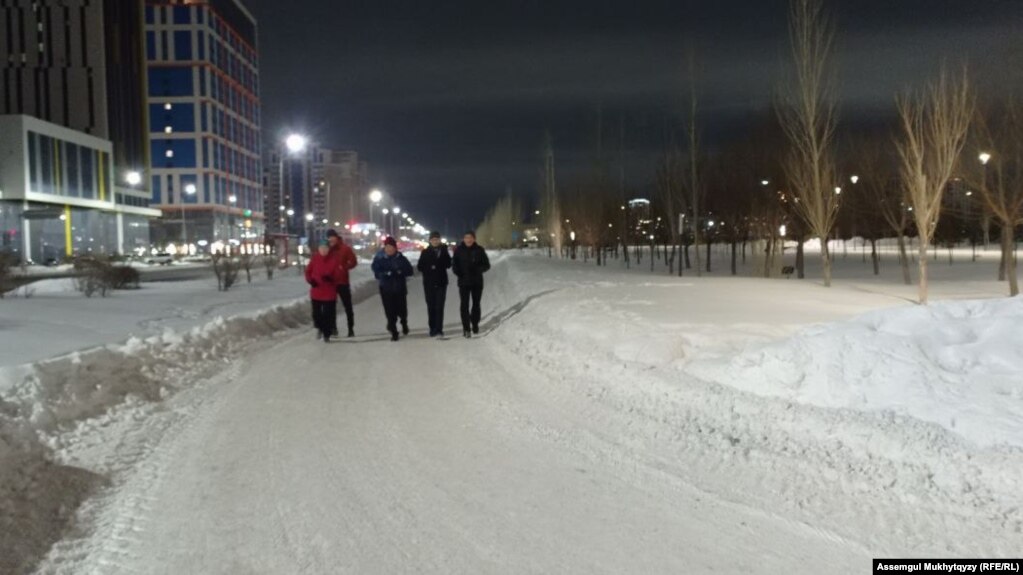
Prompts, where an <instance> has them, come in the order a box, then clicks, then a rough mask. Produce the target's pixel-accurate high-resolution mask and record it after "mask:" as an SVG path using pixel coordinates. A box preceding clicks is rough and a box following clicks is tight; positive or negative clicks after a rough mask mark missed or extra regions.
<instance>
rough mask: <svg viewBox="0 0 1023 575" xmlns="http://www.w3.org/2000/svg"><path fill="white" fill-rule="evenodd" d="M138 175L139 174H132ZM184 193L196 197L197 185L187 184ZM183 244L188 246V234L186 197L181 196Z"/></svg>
mask: <svg viewBox="0 0 1023 575" xmlns="http://www.w3.org/2000/svg"><path fill="white" fill-rule="evenodd" d="M132 173H134V174H136V175H138V172H132ZM184 191H185V193H186V194H188V195H189V196H194V195H195V184H185V188H184ZM181 243H182V244H183V245H187V244H188V233H187V230H186V229H185V197H184V196H181Z"/></svg>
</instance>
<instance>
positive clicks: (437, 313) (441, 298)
mask: <svg viewBox="0 0 1023 575" xmlns="http://www.w3.org/2000/svg"><path fill="white" fill-rule="evenodd" d="M450 267H451V254H450V253H449V252H448V246H447V245H446V244H443V243H441V241H440V232H430V247H428V248H426V249H424V250H423V251H422V253H420V254H419V263H418V264H417V265H416V268H418V269H419V274H420V275H422V276H423V291H424V292H426V309H427V314H428V315H429V316H430V337H437V336H440V337H444V302H445V301H446V300H447V297H448V268H450Z"/></svg>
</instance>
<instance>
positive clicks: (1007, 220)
mask: <svg viewBox="0 0 1023 575" xmlns="http://www.w3.org/2000/svg"><path fill="white" fill-rule="evenodd" d="M973 143H974V144H975V145H976V147H977V149H978V150H979V151H980V154H981V155H980V161H977V162H974V161H972V158H965V165H966V166H969V167H968V168H967V169H965V170H964V172H965V173H966V174H967V175H968V176H967V177H968V178H969V181H970V182H971V184H972V187H974V188H976V189H978V190H980V196H981V199H982V200H983V202H984V204H985V205H986V207H987V209H988V211H989V212H990V213H991V214H992V215H993V216H994V217H995V218H996V219H997V220H998V224H999V226H1000V227H1001V228H1002V238H1001V244H1002V261H1001V264H1000V272H1002V273H1001V274H999V275H1000V277H999V279H1003V278H1004V279H1008V281H1009V295H1011V296H1016V295H1019V280H1018V278H1017V277H1016V258H1015V257H1014V256H1013V245H1014V243H1015V242H1014V237H1015V231H1016V227H1017V226H1019V225H1020V224H1023V106H1021V105H1020V102H1019V101H1018V100H1017V99H1016V98H1015V97H1013V98H1010V99H1009V100H1008V101H1007V102H1006V103H1005V104H1003V105H999V106H986V107H985V109H982V110H980V111H979V112H978V113H977V116H976V122H975V123H974V130H973Z"/></svg>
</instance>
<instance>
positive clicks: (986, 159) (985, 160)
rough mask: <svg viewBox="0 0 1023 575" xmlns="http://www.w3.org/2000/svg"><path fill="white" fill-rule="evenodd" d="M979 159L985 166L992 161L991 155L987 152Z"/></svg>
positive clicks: (982, 153)
mask: <svg viewBox="0 0 1023 575" xmlns="http://www.w3.org/2000/svg"><path fill="white" fill-rule="evenodd" d="M978 157H979V158H980V163H982V164H984V165H985V166H986V165H987V163H988V162H990V161H991V154H989V153H987V152H981V154H980V156H978Z"/></svg>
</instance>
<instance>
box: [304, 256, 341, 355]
mask: <svg viewBox="0 0 1023 575" xmlns="http://www.w3.org/2000/svg"><path fill="white" fill-rule="evenodd" d="M341 279H342V278H341V265H340V264H338V261H337V258H336V257H335V256H334V252H332V251H331V250H330V244H329V243H327V241H322V242H320V247H319V250H318V251H317V253H315V254H313V257H312V259H311V260H309V265H307V266H306V268H305V281H307V282H308V283H309V285H310V286H311V287H310V288H309V298H310V299H311V300H312V302H313V325H314V326H316V334H317V335H316V338H317V339H322V340H323V341H324V343H330V336H331V335H333V334H335V333H337V286H338V284H340V283H341Z"/></svg>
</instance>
